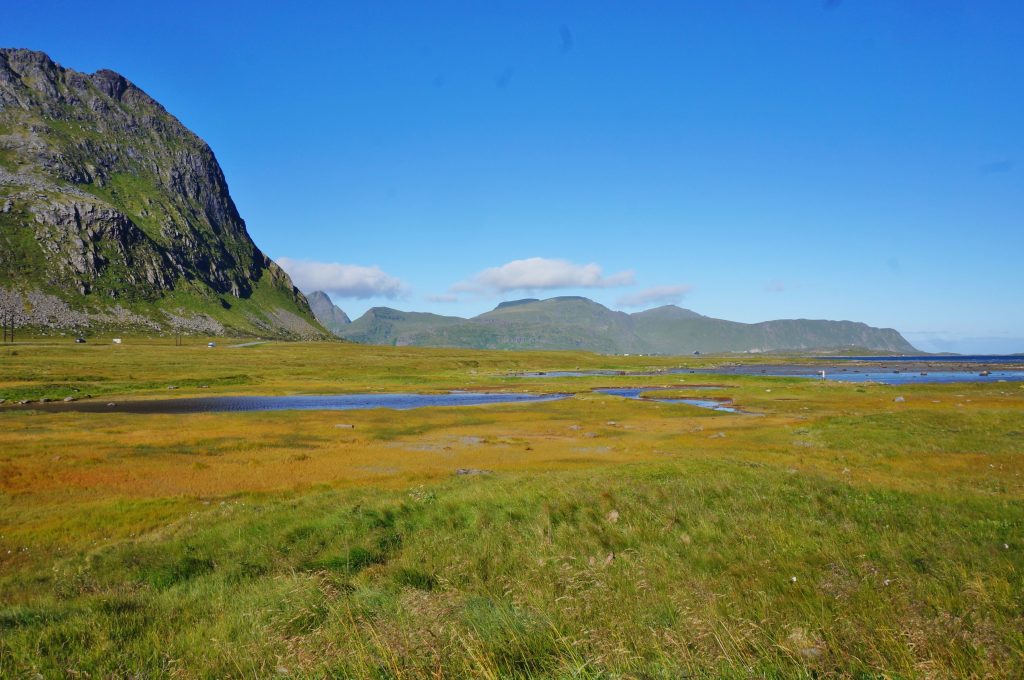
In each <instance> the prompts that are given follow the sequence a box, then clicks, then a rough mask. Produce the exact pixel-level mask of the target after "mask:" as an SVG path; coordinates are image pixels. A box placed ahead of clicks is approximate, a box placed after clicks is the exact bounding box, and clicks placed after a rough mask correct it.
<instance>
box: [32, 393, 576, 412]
mask: <svg viewBox="0 0 1024 680" xmlns="http://www.w3.org/2000/svg"><path fill="white" fill-rule="evenodd" d="M568 396H571V395H569V394H524V393H521V392H517V393H510V392H449V393H445V394H409V393H397V394H396V393H391V394H326V395H299V396H285V397H198V398H187V399H148V400H139V401H124V402H119V401H112V402H105V401H103V402H101V401H77V402H72V403H69V404H64V403H56V404H40V405H33V406H31V408H34V409H40V410H47V411H69V410H73V411H89V412H117V413H215V412H231V411H234V412H239V411H286V410H297V411H351V410H361V409H372V408H387V409H394V410H396V411H405V410H408V409H414V408H423V407H425V406H479V405H482V404H508V403H520V402H535V401H554V400H556V399H565V398H566V397H568Z"/></svg>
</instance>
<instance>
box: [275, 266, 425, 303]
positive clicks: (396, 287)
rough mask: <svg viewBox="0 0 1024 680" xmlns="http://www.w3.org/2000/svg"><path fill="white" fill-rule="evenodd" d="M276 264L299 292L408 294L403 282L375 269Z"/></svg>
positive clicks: (360, 295) (353, 295) (347, 295)
mask: <svg viewBox="0 0 1024 680" xmlns="http://www.w3.org/2000/svg"><path fill="white" fill-rule="evenodd" d="M277 263H278V264H279V265H281V268H282V269H284V270H285V271H286V272H288V275H289V276H290V277H292V282H293V283H294V284H295V285H296V286H298V288H299V290H303V291H307V292H309V291H314V290H322V291H325V292H327V293H330V294H331V296H332V297H339V298H357V299H360V300H365V299H366V298H374V297H384V298H396V297H399V296H402V295H404V294H405V293H407V292H408V286H406V285H405V284H404V283H402V281H401V280H400V279H397V278H395V277H394V276H391V275H389V274H388V273H386V272H384V271H383V270H381V268H380V267H378V266H376V265H374V266H372V267H363V266H360V265H356V264H339V263H337V262H315V261H313V260H295V259H292V258H290V257H280V258H278V259H277Z"/></svg>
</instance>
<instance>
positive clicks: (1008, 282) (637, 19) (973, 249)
mask: <svg viewBox="0 0 1024 680" xmlns="http://www.w3.org/2000/svg"><path fill="white" fill-rule="evenodd" d="M287 7H288V8H287V9H286V8H285V4H284V3H264V4H261V3H258V2H248V3H241V2H239V3H231V2H202V3H189V2H175V3H142V2H133V3H120V2H97V3H70V2H69V3H56V2H52V3H48V2H9V3H6V4H5V7H4V10H3V20H2V22H0V43H2V44H4V45H7V46H12V47H29V48H34V49H38V50H43V51H46V52H48V53H49V54H50V55H51V56H52V57H53V58H54V59H55V60H57V61H58V62H60V63H61V64H63V65H64V66H67V67H70V68H74V69H77V70H82V71H93V70H96V69H99V68H110V69H113V70H115V71H118V72H120V73H122V74H124V75H125V76H126V77H127V78H129V79H130V80H132V81H134V82H135V83H136V84H138V85H139V86H140V87H142V88H143V89H144V90H146V91H147V92H149V93H150V94H151V95H153V96H154V97H155V98H156V99H157V100H159V101H160V102H161V103H163V104H164V105H165V106H166V107H167V109H168V110H169V111H170V112H172V113H173V114H175V115H176V116H177V117H178V118H179V119H181V121H182V122H183V123H185V124H186V125H187V126H188V127H190V128H191V129H192V130H194V131H195V132H196V133H198V134H199V135H200V136H201V137H203V138H204V139H205V140H206V141H207V142H209V144H210V145H211V146H212V147H213V149H214V151H215V153H216V154H217V157H218V158H219V160H220V162H221V165H222V166H223V168H224V171H225V174H226V175H227V178H228V181H229V183H230V186H231V190H232V195H233V196H234V199H235V201H236V203H237V204H238V207H239V210H240V211H241V213H242V215H243V217H244V218H245V219H246V221H247V223H248V225H249V230H250V232H251V233H252V235H253V237H254V239H255V240H256V242H257V243H258V244H259V245H260V246H261V247H262V248H263V249H264V250H265V251H266V252H267V253H268V254H269V255H270V256H271V257H273V258H275V259H280V260H282V261H284V262H286V263H288V264H289V266H288V267H287V268H289V269H290V270H291V271H292V273H293V274H294V275H295V277H296V279H297V280H299V281H300V283H303V282H305V284H306V286H307V287H308V286H309V285H312V284H322V285H324V286H326V287H330V288H331V289H332V291H333V297H334V298H335V299H336V301H337V302H338V304H339V305H340V306H341V307H342V308H343V309H345V310H346V311H348V312H349V313H350V314H352V315H358V314H360V313H362V312H363V311H364V310H365V309H366V308H368V307H370V306H373V305H377V304H386V305H389V306H394V307H398V308H402V309H416V310H427V311H435V312H438V313H443V314H461V315H468V314H475V313H479V312H482V311H485V310H486V309H489V308H491V307H493V306H494V305H495V304H496V303H497V302H498V301H499V300H501V299H513V298H520V297H528V296H529V297H548V296H551V295H568V294H580V295H587V296H589V297H592V298H594V299H596V300H598V301H599V302H602V303H605V304H608V305H609V306H612V307H614V308H623V309H627V310H629V311H631V310H634V309H639V308H642V307H643V306H645V305H646V306H654V305H656V304H660V303H662V302H665V301H679V302H680V304H681V305H682V306H685V307H690V308H692V309H694V310H696V311H698V312H701V313H703V314H709V315H712V316H718V317H722V318H728V319H734V320H739V321H758V320H764V319H770V318H783V317H806V318H836V319H854V320H860V321H865V322H868V323H870V324H873V325H878V326H891V327H895V328H897V329H898V330H900V331H901V332H903V333H905V334H906V336H907V337H908V338H909V339H910V340H911V341H912V342H914V343H915V344H916V345H918V346H919V347H921V348H924V349H930V350H937V349H952V350H956V351H965V352H972V351H978V352H981V351H1004V352H1005V351H1017V352H1024V263H1022V254H1024V4H1021V3H1020V2H973V1H972V2H967V1H964V2H944V1H941V0H940V1H933V2H924V1H921V2H912V1H908V2H889V1H861V0H846V1H845V2H839V1H837V0H831V1H828V2H824V3H823V2H821V1H820V0H808V1H805V2H797V1H794V2H782V3H778V2H763V1H760V0H758V1H757V2H690V3H686V2H665V3H642V4H637V3H624V2H623V3H611V2H593V1H592V0H591V1H585V2H576V3H558V2H536V3H525V2H508V3H479V2H460V3H445V2H402V3H391V2H366V3H363V4H346V3H322V4H313V3H289V4H288V6H287ZM520 260H523V262H517V261H520ZM590 265H593V266H590ZM368 295H369V296H371V297H366V296H368ZM627 305H638V306H636V307H627Z"/></svg>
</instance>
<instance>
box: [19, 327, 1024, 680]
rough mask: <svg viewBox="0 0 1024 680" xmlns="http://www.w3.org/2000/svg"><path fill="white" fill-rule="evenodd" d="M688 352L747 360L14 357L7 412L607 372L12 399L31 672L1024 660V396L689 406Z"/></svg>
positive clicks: (544, 669)
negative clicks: (414, 398)
mask: <svg viewBox="0 0 1024 680" xmlns="http://www.w3.org/2000/svg"><path fill="white" fill-rule="evenodd" d="M730 361H732V359H730ZM681 362H682V363H684V364H685V368H686V369H687V370H690V369H694V370H702V369H707V368H709V367H710V366H711V365H717V364H720V363H722V360H721V359H720V358H704V357H701V358H694V359H689V358H684V359H682V360H681V359H679V358H655V357H602V356H598V355H592V354H585V353H569V352H480V351H469V350H427V349H410V348H387V347H367V346H358V345H349V344H342V343H267V344H263V345H256V346H250V347H244V348H226V347H225V348H217V349H216V350H210V349H208V348H207V347H206V346H205V341H204V342H202V343H200V341H199V340H196V341H193V344H191V345H187V346H185V347H174V346H172V345H171V343H170V342H169V341H159V340H146V339H126V340H125V343H124V344H123V345H117V346H114V345H106V344H103V343H101V342H95V343H91V344H89V345H86V346H74V345H71V344H69V343H57V342H43V341H40V342H29V343H19V344H18V345H15V346H5V347H3V348H0V398H4V399H6V400H7V402H12V401H20V400H32V401H39V400H40V399H53V400H58V399H63V398H64V397H66V396H73V397H74V398H78V399H81V398H83V397H84V395H86V394H89V395H91V400H94V401H96V402H97V403H103V404H105V403H109V402H113V403H121V402H124V403H128V402H129V401H136V400H146V399H160V400H167V397H168V391H167V388H168V387H169V386H173V387H175V388H176V389H175V390H173V394H174V396H175V397H176V398H177V397H181V398H183V399H195V398H209V397H214V398H243V397H247V396H248V397H262V396H282V397H283V396H287V395H296V394H307V395H308V394H340V393H347V394H350V395H351V394H366V393H374V394H376V393H381V392H387V393H395V392H416V393H424V394H435V395H446V394H447V393H448V392H449V391H451V390H466V391H470V392H478V393H488V392H517V391H521V390H523V389H524V388H523V381H522V380H521V379H518V378H515V377H511V374H513V373H517V372H551V371H562V370H573V371H574V372H581V371H587V370H591V369H601V370H603V371H605V373H602V374H600V375H596V376H575V377H565V376H558V375H552V374H550V373H549V374H548V375H545V376H540V377H537V378H534V379H531V380H530V382H529V391H530V392H531V393H535V394H561V393H571V394H573V396H572V397H571V398H566V399H559V400H553V401H545V402H542V403H535V402H531V401H516V402H512V403H492V404H482V405H475V406H445V407H441V408H419V409H413V410H405V411H395V410H389V409H367V410H352V411H345V412H339V411H331V410H287V411H262V412H252V411H250V412H244V411H229V412H217V413H181V414H166V413H163V414H161V413H122V412H116V411H115V412H109V413H104V414H103V415H102V416H99V415H98V414H95V413H88V412H66V411H59V412H57V411H46V410H42V409H33V410H19V409H14V408H10V406H9V404H5V405H3V406H0V602H2V606H0V675H3V676H14V677H17V676H23V675H31V674H34V673H40V674H42V675H43V676H44V677H49V676H57V675H68V674H72V675H73V674H76V673H85V672H88V673H90V674H92V675H93V676H94V677H95V676H97V675H98V676H121V675H131V674H135V675H143V676H148V677H210V676H219V677H254V676H255V677H266V676H270V675H278V676H285V675H287V676H288V677H303V678H305V677H309V678H312V677H324V676H334V677H350V676H359V677H395V678H397V677H403V678H417V677H424V678H426V677H460V676H463V677H464V676H481V677H503V678H504V677H515V678H561V677H583V678H606V677H679V676H680V675H688V676H689V677H736V676H740V675H742V676H747V675H750V674H751V673H753V674H754V675H756V676H768V677H814V676H817V677H823V676H836V677H854V676H860V677H877V676H883V675H884V676H888V677H965V676H967V677H969V676H975V677H990V676H1004V677H1010V676H1014V675H1018V674H1019V673H1020V672H1021V670H1022V669H1024V664H1022V651H1024V638H1022V635H1021V633H1020V631H1021V630H1022V629H1024V606H1022V604H1021V603H1022V602H1024V583H1022V580H1021V574H1022V573H1024V559H1022V550H1024V547H1022V538H1021V531H1022V528H1024V503H1022V498H1024V478H1022V473H1024V464H1022V461H1021V453H1022V448H1024V389H1021V385H1020V384H1014V383H959V384H917V385H900V386H890V385H881V384H870V383H862V384H855V383H841V382H831V381H814V380H806V379H802V378H793V377H769V376H764V375H757V374H755V375H735V374H734V375H723V374H721V373H715V374H708V375H700V376H699V380H700V385H696V384H694V385H688V384H687V383H686V382H683V383H680V379H683V380H686V381H688V382H693V381H694V380H696V379H697V378H691V377H689V376H685V375H665V374H663V373H662V371H664V370H666V369H668V368H678V367H679V365H680V363H681ZM608 371H610V372H611V374H609V373H607V372H608ZM620 371H621V372H623V373H625V375H618V372H620ZM639 373H650V374H652V375H650V376H647V377H638V376H637V375H636V374H639ZM708 386H714V387H715V388H716V389H711V390H708V389H699V387H705V388H706V387H708ZM600 390H614V391H616V392H618V393H619V394H624V395H625V394H629V395H632V394H634V393H635V394H636V395H637V396H640V395H647V396H653V397H654V398H655V399H658V398H661V397H664V398H665V399H666V400H668V399H673V398H677V397H679V398H688V397H693V398H703V397H707V398H708V399H710V400H712V401H715V402H716V403H718V402H719V401H720V400H728V403H729V406H730V407H732V406H735V407H736V408H738V409H741V410H743V411H752V412H757V413H759V414H761V415H760V416H759V417H756V418H751V417H749V416H746V415H744V414H734V413H728V412H721V411H712V410H708V409H702V408H697V407H694V406H691V405H687V404H680V403H670V402H668V401H655V400H653V399H629V398H622V396H617V395H616V394H606V393H602V392H601V391H600ZM85 403H87V402H86V401H80V402H75V404H85ZM75 404H70V405H75ZM46 406H50V405H48V404H47V405H46ZM53 406H54V408H57V407H60V406H65V404H62V403H61V404H54V405H53ZM115 652H116V653H115Z"/></svg>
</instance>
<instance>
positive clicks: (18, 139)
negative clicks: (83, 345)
mask: <svg viewBox="0 0 1024 680" xmlns="http://www.w3.org/2000/svg"><path fill="white" fill-rule="evenodd" d="M0 309H3V310H5V311H8V312H10V313H14V314H15V315H16V316H17V317H18V319H19V321H20V323H21V324H22V325H27V326H35V327H41V328H46V327H49V328H67V329H78V330H81V329H84V328H97V327H115V328H118V329H120V328H126V327H127V328H139V329H149V330H179V331H180V330H191V331H201V332H211V333H222V332H227V333H246V334H248V333H252V334H259V335H265V336H277V337H323V336H324V335H325V333H324V330H323V328H322V327H320V325H319V324H318V323H317V322H316V320H315V318H314V317H313V314H312V312H311V310H310V308H309V304H308V303H307V301H306V299H305V297H304V296H303V295H302V293H300V292H299V291H298V289H296V288H295V287H294V286H293V285H292V283H291V280H290V279H289V278H288V275H287V274H285V273H284V271H282V270H281V269H280V268H279V267H278V266H277V265H275V264H274V263H273V262H272V261H271V260H270V259H268V258H267V256H266V255H264V254H263V253H262V252H261V251H260V249H259V248H257V247H256V245H255V244H254V243H253V241H252V239H251V238H250V237H249V234H248V232H247V231H246V227H245V222H244V221H243V220H242V218H241V216H239V214H238V210H237V209H236V207H235V204H234V202H233V201H232V200H231V196H230V194H229V193H228V185H227V182H226V180H225V178H224V174H223V173H222V172H221V169H220V166H219V165H218V164H217V159H216V158H215V157H214V155H213V152H212V151H211V150H210V147H209V146H207V144H206V143H205V142H204V141H203V140H202V139H200V138H199V137H197V136H196V135H195V134H193V133H192V132H190V131H189V130H188V129H186V128H185V126H184V125H182V124H181V123H180V122H179V121H178V120H177V119H176V118H174V117H173V116H172V115H171V114H169V113H168V112H167V111H166V110H165V109H164V108H163V107H162V106H161V105H160V104H159V103H157V102H156V101H154V100H153V99H152V98H151V97H150V96H149V95H147V94H146V93H145V92H143V91H142V90H141V89H139V88H138V87H136V86H135V85H133V84H132V83H131V82H129V81H128V80H126V79H125V78H123V77H122V76H120V75H118V74H117V73H114V72H113V71H107V70H101V71H97V72H95V73H92V74H86V73H79V72H77V71H73V70H71V69H67V68H64V67H62V66H60V65H58V64H56V63H54V62H53V61H52V60H51V59H50V58H49V57H48V56H47V55H45V54H43V53H41V52H33V51H29V50H20V49H0Z"/></svg>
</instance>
